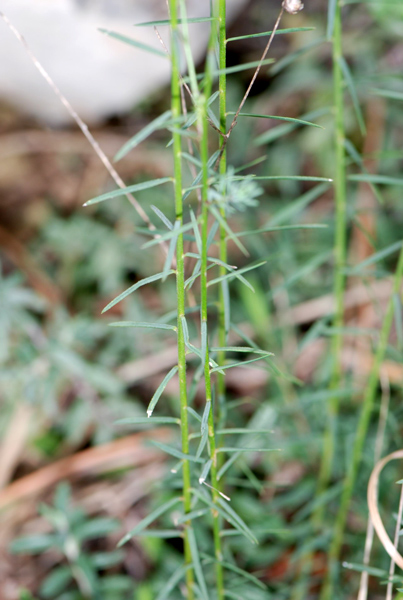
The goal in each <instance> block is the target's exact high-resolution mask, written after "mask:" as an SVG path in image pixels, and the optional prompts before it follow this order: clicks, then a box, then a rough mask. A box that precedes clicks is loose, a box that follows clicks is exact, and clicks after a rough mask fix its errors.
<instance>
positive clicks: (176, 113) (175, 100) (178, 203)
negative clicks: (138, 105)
mask: <svg viewBox="0 0 403 600" xmlns="http://www.w3.org/2000/svg"><path fill="white" fill-rule="evenodd" d="M169 8H170V15H171V57H172V58H171V61H172V79H171V97H172V102H171V108H172V115H173V118H174V119H178V118H179V117H180V115H181V95H180V71H179V56H178V10H177V0H169ZM173 152H174V174H175V214H176V220H177V221H179V222H180V227H181V226H182V224H183V201H182V148H181V136H180V133H179V132H176V131H174V133H173ZM176 293H177V312H178V374H179V397H180V415H181V438H182V452H183V453H184V454H189V426H188V410H187V408H188V404H187V382H186V346H185V337H184V332H183V329H182V321H181V318H182V317H184V316H185V265H184V251H183V234H182V233H181V234H179V235H178V240H177V244H176ZM182 472H183V509H184V512H185V513H188V512H190V511H191V477H190V464H189V461H188V460H184V461H183V471H182ZM189 527H191V523H190V522H187V523H186V524H185V538H184V539H185V541H184V547H185V548H184V552H185V562H186V564H187V565H189V564H191V562H192V554H191V550H190V545H189V536H188V530H189ZM193 584H194V574H193V569H191V568H189V569H187V571H186V586H187V599H188V600H193V598H194V592H193Z"/></svg>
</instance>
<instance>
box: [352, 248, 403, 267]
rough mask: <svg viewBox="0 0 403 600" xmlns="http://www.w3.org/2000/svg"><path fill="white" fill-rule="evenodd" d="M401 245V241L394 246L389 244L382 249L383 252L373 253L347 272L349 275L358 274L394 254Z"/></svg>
mask: <svg viewBox="0 0 403 600" xmlns="http://www.w3.org/2000/svg"><path fill="white" fill-rule="evenodd" d="M402 244H403V242H402V241H400V242H395V243H394V244H391V245H390V246H388V247H387V248H383V250H380V251H379V252H375V254H373V255H372V256H370V257H369V258H366V259H365V260H363V261H362V262H360V263H359V264H358V265H356V266H354V267H353V268H352V269H349V270H348V271H349V273H359V272H360V271H362V269H365V268H366V267H368V266H370V265H373V264H375V263H377V262H379V261H380V260H383V259H384V258H386V257H387V256H390V255H391V254H394V253H395V252H397V251H398V250H400V248H401V247H402Z"/></svg>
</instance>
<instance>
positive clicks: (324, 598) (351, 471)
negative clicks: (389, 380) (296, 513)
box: [321, 248, 403, 600]
mask: <svg viewBox="0 0 403 600" xmlns="http://www.w3.org/2000/svg"><path fill="white" fill-rule="evenodd" d="M402 280H403V248H402V250H401V251H400V256H399V260H398V264H397V267H396V272H395V276H394V282H393V291H392V294H391V296H390V299H389V302H388V306H387V308H386V313H385V317H384V320H383V324H382V329H381V333H380V336H379V342H378V347H377V351H376V354H375V359H374V363H373V365H372V369H371V373H370V376H369V379H368V382H367V385H366V388H365V392H364V398H363V404H362V409H361V415H360V419H359V422H358V427H357V431H356V435H355V440H354V446H353V450H352V454H351V459H350V462H349V466H348V471H347V476H346V478H345V481H344V487H343V492H342V496H341V501H340V505H339V511H338V514H337V519H336V522H335V526H334V533H333V536H332V544H331V546H330V551H329V571H328V576H327V579H326V581H325V585H324V587H323V590H322V594H321V600H330V599H331V598H333V586H334V582H335V574H336V572H337V561H338V559H339V557H340V550H341V546H342V543H343V535H344V529H345V526H346V520H347V514H348V509H349V506H350V501H351V496H352V494H353V490H354V484H355V481H356V478H357V474H358V468H359V466H360V462H361V456H362V451H363V447H364V443H365V438H366V435H367V431H368V426H369V422H370V418H371V414H372V410H373V406H374V400H375V397H376V392H377V387H378V381H379V372H380V369H381V365H382V362H383V360H384V358H385V353H386V348H387V345H388V340H389V335H390V330H391V327H392V323H393V316H394V297H395V296H396V295H397V294H398V293H399V290H400V288H401V285H402Z"/></svg>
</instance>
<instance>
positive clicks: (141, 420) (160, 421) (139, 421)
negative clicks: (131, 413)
mask: <svg viewBox="0 0 403 600" xmlns="http://www.w3.org/2000/svg"><path fill="white" fill-rule="evenodd" d="M153 424H154V425H180V419H176V418H175V417H127V418H126V419H119V420H118V421H116V425H153Z"/></svg>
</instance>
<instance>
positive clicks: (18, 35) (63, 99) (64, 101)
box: [0, 12, 159, 237]
mask: <svg viewBox="0 0 403 600" xmlns="http://www.w3.org/2000/svg"><path fill="white" fill-rule="evenodd" d="M0 18H2V19H3V21H4V22H5V23H6V25H7V26H8V27H9V29H10V30H11V31H12V32H13V34H14V35H15V37H16V38H17V39H18V41H19V42H20V43H21V44H22V45H23V46H24V48H25V50H26V52H27V54H28V56H29V57H30V59H31V60H32V62H33V64H34V65H35V67H36V68H37V69H38V71H39V72H40V74H41V75H42V77H43V78H44V79H45V81H46V82H47V84H48V85H49V86H50V88H51V89H52V90H53V92H54V93H55V94H56V96H57V97H58V98H59V100H60V102H61V103H62V104H63V106H65V108H66V110H67V112H68V113H69V114H70V116H71V117H72V118H73V120H74V121H75V122H76V124H77V125H78V127H79V128H80V129H81V131H82V132H83V134H84V135H85V137H86V138H87V140H88V141H89V143H90V144H91V146H92V148H93V150H94V152H95V153H96V154H97V156H98V157H99V159H100V160H101V161H102V163H103V165H104V166H105V168H106V169H107V171H108V172H109V174H110V176H111V177H112V179H113V180H114V182H115V183H116V185H117V186H118V187H120V188H121V189H122V190H124V189H125V188H126V187H127V186H126V184H125V182H124V181H123V179H122V178H121V177H120V175H119V174H118V172H117V171H116V169H115V168H114V167H113V165H112V164H111V162H110V160H109V159H108V157H107V156H106V154H105V152H104V151H103V150H102V148H101V147H100V145H99V144H98V142H97V141H96V139H95V138H94V136H93V135H92V133H91V132H90V130H89V128H88V125H86V123H84V121H83V120H82V119H81V117H80V116H79V115H78V114H77V112H76V111H75V110H74V108H73V107H72V105H71V104H70V102H69V101H68V100H67V98H66V97H65V96H64V95H63V94H62V92H61V91H60V89H59V88H58V87H57V85H56V84H55V82H54V81H53V79H52V78H51V77H50V75H49V74H48V72H47V71H46V70H45V68H44V67H43V66H42V64H41V63H40V62H39V60H38V59H37V58H36V56H35V55H34V53H33V52H32V50H31V49H30V47H29V46H28V44H27V41H26V40H25V38H24V37H23V36H22V35H21V33H20V32H19V31H18V29H16V27H15V26H14V25H13V24H12V23H11V21H10V20H9V19H8V17H6V15H5V14H4V13H3V12H0ZM126 197H127V199H128V200H129V202H130V204H131V205H132V206H133V207H134V209H135V210H136V212H137V214H138V215H139V216H140V217H141V219H142V220H143V221H144V223H145V224H146V225H147V227H148V228H149V229H150V230H151V231H154V230H155V229H156V227H155V226H154V224H153V223H152V222H151V221H150V219H149V217H148V215H147V213H146V212H145V211H144V209H143V208H142V206H141V205H140V204H139V202H138V201H137V200H136V198H135V197H134V196H133V195H132V194H129V193H126ZM156 237H159V236H156Z"/></svg>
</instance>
